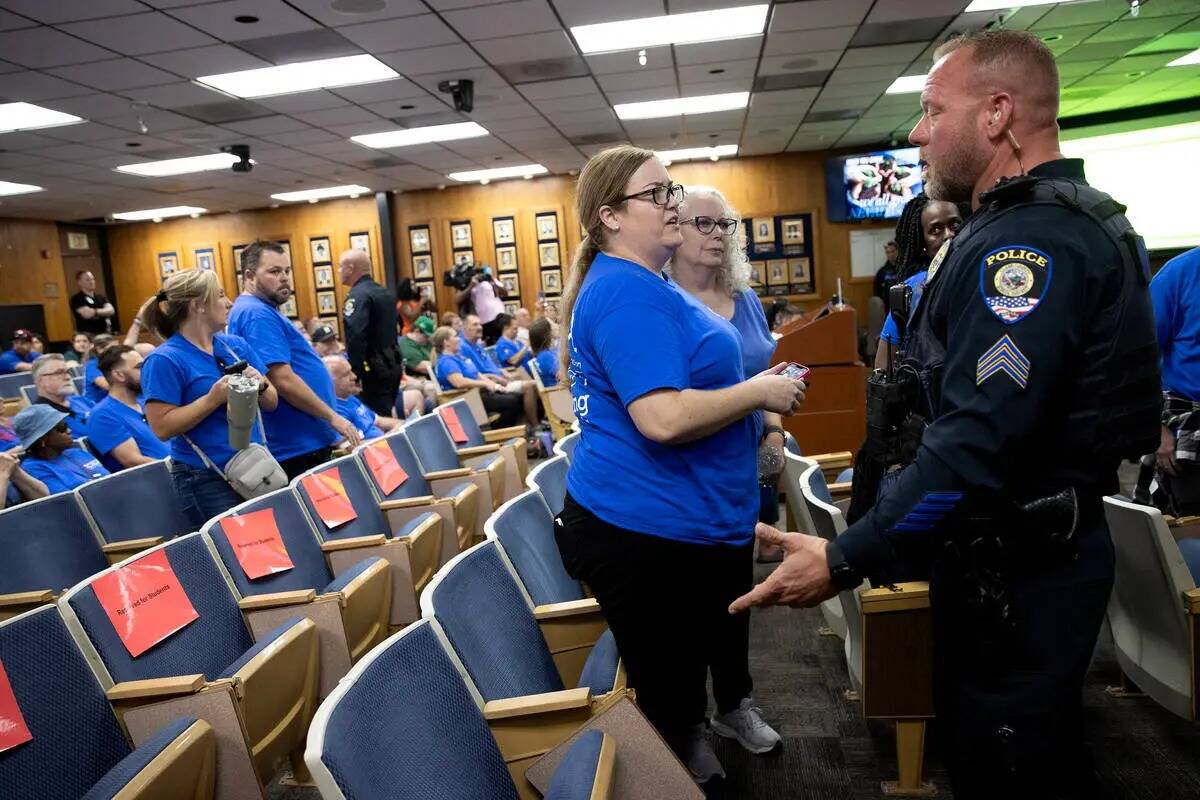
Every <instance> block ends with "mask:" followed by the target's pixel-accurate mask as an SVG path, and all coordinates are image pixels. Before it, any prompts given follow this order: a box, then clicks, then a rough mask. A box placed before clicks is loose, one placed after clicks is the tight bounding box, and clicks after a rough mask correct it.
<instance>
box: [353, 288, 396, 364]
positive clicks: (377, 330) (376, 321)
mask: <svg viewBox="0 0 1200 800" xmlns="http://www.w3.org/2000/svg"><path fill="white" fill-rule="evenodd" d="M342 319H343V321H344V323H345V330H346V353H347V356H348V357H349V359H350V367H351V368H352V369H353V370H354V374H355V375H357V376H358V378H359V380H361V381H364V382H366V380H367V379H368V377H369V374H370V373H369V371H368V370H367V369H366V368H365V366H364V364H365V363H366V362H367V361H368V360H369V359H370V358H371V357H372V356H375V355H378V354H380V353H386V352H388V351H389V350H390V351H395V349H396V298H394V297H393V296H392V295H391V293H390V292H389V291H388V290H387V289H385V288H384V287H382V286H380V285H379V284H378V283H376V282H375V281H374V280H372V279H371V278H370V277H368V276H365V275H364V276H363V277H362V278H359V279H358V282H357V283H355V284H354V286H353V287H352V288H351V289H350V293H349V294H348V295H347V296H346V302H345V303H344V304H343V305H342Z"/></svg>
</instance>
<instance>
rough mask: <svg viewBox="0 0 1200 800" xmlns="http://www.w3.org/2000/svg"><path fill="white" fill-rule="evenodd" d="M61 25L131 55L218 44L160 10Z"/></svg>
mask: <svg viewBox="0 0 1200 800" xmlns="http://www.w3.org/2000/svg"><path fill="white" fill-rule="evenodd" d="M60 29H61V30H64V31H66V32H67V33H71V34H74V35H75V36H78V37H79V38H81V39H87V40H88V41H89V42H92V43H93V44H98V45H100V46H101V47H107V48H108V49H110V50H114V51H116V52H118V53H123V54H125V55H131V56H136V55H141V54H142V53H162V52H170V51H173V50H182V49H185V48H189V47H201V46H204V45H211V44H216V41H215V40H214V39H213V38H212V37H211V36H207V35H205V34H203V33H201V32H200V31H198V30H196V29H195V28H193V27H191V26H190V25H185V24H183V23H182V22H180V21H179V20H177V19H172V18H171V17H168V16H167V15H166V14H163V13H162V12H158V11H152V12H150V13H148V14H131V15H129V16H125V17H112V18H108V19H97V20H91V21H89V22H75V23H72V24H70V25H63V26H61V28H60Z"/></svg>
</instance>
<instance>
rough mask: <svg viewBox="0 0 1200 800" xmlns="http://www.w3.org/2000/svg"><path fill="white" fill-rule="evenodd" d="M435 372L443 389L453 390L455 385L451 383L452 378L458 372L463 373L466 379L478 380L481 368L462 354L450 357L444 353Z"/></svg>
mask: <svg viewBox="0 0 1200 800" xmlns="http://www.w3.org/2000/svg"><path fill="white" fill-rule="evenodd" d="M434 372H436V373H437V379H438V383H440V384H441V385H442V388H443V389H453V388H454V384H452V383H450V376H451V375H453V374H454V373H456V372H461V373H462V375H463V377H464V378H470V379H471V380H477V379H478V378H479V368H478V367H476V366H475V364H474V363H472V362H471V359H469V358H467V357H465V356H463V355H462V354H461V353H459V354H457V355H450V354H449V353H442V354H441V355H440V356H438V358H437V366H436V367H434Z"/></svg>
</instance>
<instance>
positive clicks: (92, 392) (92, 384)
mask: <svg viewBox="0 0 1200 800" xmlns="http://www.w3.org/2000/svg"><path fill="white" fill-rule="evenodd" d="M116 343H117V340H116V337H114V336H113V335H112V334H110V333H101V334H99V335H98V336H96V337H94V338H93V339H92V355H93V356H95V358H92V359H89V360H88V361H87V362H86V363H85V364H84V365H83V396H84V397H86V398H87V399H88V401H89V402H90V403H91V404H92V405H95V404H96V403H99V402H100V401H101V400H103V399H104V397H105V395H107V394H108V381H106V380H105V379H104V376H103V375H101V374H100V356H102V355H104V351H105V350H107V349H108V348H110V347H112V346H113V345H114V344H116Z"/></svg>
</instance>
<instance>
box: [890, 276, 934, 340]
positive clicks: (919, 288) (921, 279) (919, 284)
mask: <svg viewBox="0 0 1200 800" xmlns="http://www.w3.org/2000/svg"><path fill="white" fill-rule="evenodd" d="M928 274H929V270H924V269H923V270H921V271H920V272H918V273H916V274H915V275H913V276H912V277H911V278H908V279H907V280H905V281H904V284H905V285H906V286H911V287H912V303H911V304H910V310H909V312H908V315H909V318H910V319H911V318H912V312H913V311H916V310H917V304H918V303H920V302H921V295H923V294H925V276H926V275H928ZM879 338H880V339H882V340H883V341H885V342H890V343H891V344H893V345H896V346H899V345H900V331H898V330H897V329H896V323H895V322H894V321H893V320H892V315H891V314H888V315H887V316H886V317H884V319H883V330H881V331H880V332H879Z"/></svg>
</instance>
